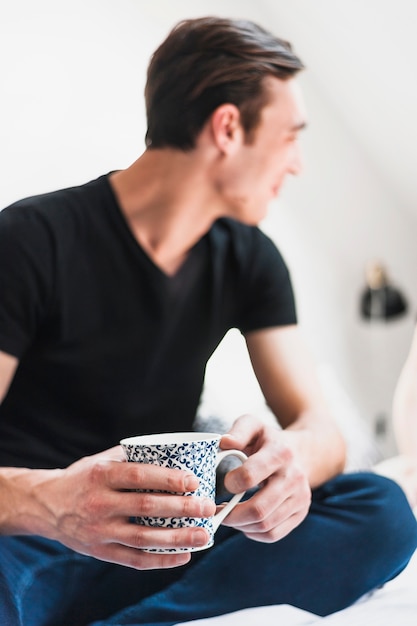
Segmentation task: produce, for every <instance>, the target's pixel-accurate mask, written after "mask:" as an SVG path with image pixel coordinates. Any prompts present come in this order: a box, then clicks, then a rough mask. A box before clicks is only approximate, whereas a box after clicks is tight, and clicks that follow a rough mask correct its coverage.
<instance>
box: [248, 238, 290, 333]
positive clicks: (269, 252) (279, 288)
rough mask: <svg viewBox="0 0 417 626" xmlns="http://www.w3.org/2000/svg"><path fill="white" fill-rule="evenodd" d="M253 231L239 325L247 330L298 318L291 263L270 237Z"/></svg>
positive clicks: (284, 323) (280, 324)
mask: <svg viewBox="0 0 417 626" xmlns="http://www.w3.org/2000/svg"><path fill="white" fill-rule="evenodd" d="M252 232H253V240H252V242H251V246H250V257H249V262H248V268H247V276H246V279H245V281H244V283H243V287H242V292H243V293H241V311H240V315H239V326H238V327H239V329H240V330H241V332H242V333H243V334H246V333H248V332H250V331H252V330H260V329H262V328H270V327H273V326H286V325H290V324H295V323H296V322H297V314H296V304H295V298H294V292H293V288H292V283H291V277H290V273H289V270H288V268H287V265H286V263H285V261H284V259H283V257H282V255H281V253H280V252H279V250H278V249H277V247H276V246H275V244H274V243H273V242H272V240H271V239H270V238H269V237H267V236H266V235H265V234H264V233H263V232H262V231H260V230H259V229H254V230H253V231H252ZM248 252H249V251H248Z"/></svg>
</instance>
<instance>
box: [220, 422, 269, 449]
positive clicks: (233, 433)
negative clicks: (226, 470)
mask: <svg viewBox="0 0 417 626" xmlns="http://www.w3.org/2000/svg"><path fill="white" fill-rule="evenodd" d="M259 428H260V422H259V420H257V419H255V418H254V417H253V416H252V415H242V416H241V417H239V418H238V419H237V420H236V421H235V422H234V423H233V426H232V428H231V429H230V430H229V432H228V433H226V434H225V435H223V437H222V438H221V441H220V448H221V449H222V450H230V449H232V448H237V449H238V450H245V449H246V450H247V449H248V448H249V447H250V445H251V443H252V442H253V439H254V438H256V436H257V435H258V433H259Z"/></svg>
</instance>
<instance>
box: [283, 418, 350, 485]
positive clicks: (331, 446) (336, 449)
mask: <svg viewBox="0 0 417 626" xmlns="http://www.w3.org/2000/svg"><path fill="white" fill-rule="evenodd" d="M283 433H284V434H285V436H286V438H287V442H288V445H289V446H290V447H291V449H292V450H293V451H294V453H295V455H296V457H297V459H298V460H299V462H300V463H301V464H302V465H303V467H304V469H305V471H306V472H307V475H308V477H309V481H310V485H311V487H312V488H315V487H318V486H319V485H321V484H322V483H324V482H325V481H326V480H329V479H330V478H332V477H333V476H336V475H337V474H339V473H340V472H342V471H343V469H344V467H345V463H346V443H345V440H344V438H343V436H342V434H341V432H340V430H339V429H338V427H337V425H336V424H335V423H334V422H333V421H331V420H330V419H327V418H326V419H317V417H316V416H315V417H313V416H312V415H311V414H309V413H307V412H306V413H304V414H302V415H300V417H299V418H298V419H297V420H296V421H295V422H293V423H292V424H291V425H289V426H288V427H287V428H285V429H284V430H283Z"/></svg>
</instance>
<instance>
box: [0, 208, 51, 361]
mask: <svg viewBox="0 0 417 626" xmlns="http://www.w3.org/2000/svg"><path fill="white" fill-rule="evenodd" d="M52 259H53V245H52V238H51V234H50V230H49V228H48V225H47V223H46V221H45V219H44V218H43V217H42V216H41V215H40V214H38V212H37V211H36V210H33V207H31V203H30V201H21V202H19V203H16V204H14V205H12V206H10V207H8V208H6V209H4V210H3V211H1V212H0V350H2V351H4V352H7V353H9V354H12V355H13V356H16V357H18V358H20V357H21V356H22V355H23V353H24V352H25V350H27V348H28V347H29V345H30V344H31V343H32V342H33V340H34V338H35V337H36V334H37V332H38V330H39V328H40V326H41V324H42V321H43V319H44V317H45V315H46V310H47V308H48V306H49V303H50V301H51V297H52V285H53V261H52Z"/></svg>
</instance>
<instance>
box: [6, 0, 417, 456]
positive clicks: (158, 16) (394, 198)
mask: <svg viewBox="0 0 417 626" xmlns="http://www.w3.org/2000/svg"><path fill="white" fill-rule="evenodd" d="M209 14H212V15H219V16H225V17H240V18H249V19H252V20H254V21H256V22H258V23H259V24H260V25H263V26H264V27H266V28H268V29H269V30H272V31H273V32H274V33H275V34H277V35H278V36H280V37H283V38H285V39H287V40H289V41H290V42H291V43H292V45H293V47H294V49H295V51H296V52H297V53H298V54H299V56H300V57H301V58H302V60H303V61H304V63H305V65H306V66H307V70H306V71H305V72H303V74H302V75H301V76H300V82H301V83H302V86H303V89H304V95H305V100H306V102H307V107H308V114H309V125H308V129H307V130H306V131H305V132H304V133H303V136H302V138H301V143H302V147H303V153H304V171H303V173H302V175H301V176H300V177H298V179H294V180H290V181H288V183H287V184H286V186H285V189H284V190H283V193H282V196H281V197H280V198H279V200H277V201H275V202H274V203H273V204H272V205H271V208H270V213H269V216H268V218H267V219H266V220H265V222H264V223H263V224H262V227H263V228H264V229H265V231H266V232H267V233H268V234H269V235H270V236H271V237H272V238H273V239H274V241H276V243H277V245H278V246H279V248H280V249H281V251H282V253H283V254H284V256H285V258H286V260H287V263H288V265H289V268H290V271H291V274H292V277H293V281H294V286H295V292H296V299H297V307H298V314H299V319H300V324H301V327H302V330H303V332H304V333H305V336H306V339H307V341H308V343H309V344H310V347H311V350H312V351H313V353H314V355H315V357H316V360H317V363H318V369H319V373H320V376H321V378H322V380H323V383H324V386H325V388H326V390H327V391H328V393H329V397H331V399H332V400H334V399H335V398H336V399H337V402H338V404H337V407H336V412H340V413H342V412H345V414H346V420H347V421H349V420H356V419H359V420H360V421H361V422H363V424H365V425H366V427H367V428H368V429H369V433H370V434H371V436H372V438H373V440H374V441H375V442H376V444H377V446H378V450H379V453H380V454H381V455H382V456H387V455H390V454H392V453H393V452H395V444H394V442H393V438H392V431H391V425H390V415H391V402H392V393H393V390H394V386H395V383H396V380H397V377H398V374H399V371H400V368H401V366H402V364H403V362H404V360H405V357H406V355H407V352H408V347H409V344H410V340H411V335H412V332H413V328H414V323H415V320H416V315H417V310H416V307H417V284H416V274H417V245H416V235H417V185H416V184H415V178H416V173H415V172H414V171H413V169H414V166H415V163H417V123H416V119H415V112H416V111H417V82H416V80H415V68H416V65H417V63H416V62H417V40H416V37H415V24H416V23H417V5H416V3H415V2H413V0H397V1H396V2H392V1H388V0H366V1H365V2H364V1H363V0H350V1H349V2H334V1H333V0H315V1H314V2H311V0H291V2H289V1H288V0H257V1H256V2H253V1H252V0H222V1H217V0H210V2H208V1H207V2H206V1H204V0H175V1H174V2H173V1H172V0H152V1H151V2H150V1H149V0H144V1H142V0H71V1H69V0H38V1H37V2H32V1H31V0H0V180H1V184H0V206H1V207H2V208H3V207H5V206H7V205H8V204H10V203H12V202H13V201H15V200H17V199H19V198H22V197H25V196H29V195H33V194H37V193H42V192H45V191H50V190H52V189H56V188H59V187H64V186H70V185H76V184H81V183H84V182H86V181H88V180H90V179H92V178H95V177H97V176H99V175H101V174H103V173H105V172H108V171H110V170H114V169H119V168H123V167H126V166H128V165H129V164H130V163H131V162H132V161H133V160H135V159H136V158H137V156H138V155H139V154H140V153H141V152H142V150H143V149H144V135H145V128H146V125H145V113H144V103H143V89H144V82H145V73H146V67H147V63H148V60H149V57H150V55H151V54H152V52H153V50H154V49H155V48H156V47H157V45H158V44H159V43H160V41H161V40H162V39H163V38H164V37H165V36H166V34H167V33H168V31H169V30H170V29H171V27H172V26H173V25H174V24H175V23H176V22H178V21H179V20H180V19H183V18H187V17H197V16H203V15H209ZM373 264H379V265H380V266H381V265H382V267H383V268H384V270H385V279H387V280H388V283H389V287H390V289H391V290H394V292H396V293H397V294H398V293H399V294H400V300H401V302H402V306H400V307H399V309H398V310H394V311H393V312H392V311H391V313H393V314H392V316H389V317H387V316H386V315H385V313H384V311H383V310H382V312H381V306H382V307H383V306H384V302H385V300H384V299H382V301H381V302H382V304H381V302H380V301H379V300H378V298H379V295H378V294H379V293H380V287H381V285H380V284H378V285H376V286H375V285H370V284H369V268H370V266H372V265H373ZM384 286H386V281H385V283H384V284H383V285H382V287H384ZM374 296H375V297H376V298H377V300H375V298H374ZM367 298H368V300H367ZM207 389H208V394H207V395H208V397H209V400H208V405H209V407H210V408H208V409H207V411H208V412H210V411H212V412H213V413H216V412H217V413H218V414H219V415H225V416H226V417H232V416H236V415H238V414H239V413H240V412H242V411H247V410H254V411H256V410H258V409H259V410H261V409H260V408H259V407H260V404H259V403H260V402H261V401H260V398H259V390H258V388H257V385H256V382H255V381H254V380H253V377H252V373H251V370H250V365H249V363H248V361H247V359H246V357H245V354H244V351H243V345H242V338H241V337H240V335H239V334H238V333H237V332H235V331H231V332H230V333H229V335H228V336H227V337H226V339H225V341H224V343H223V344H222V346H221V347H220V349H219V350H218V352H217V353H216V354H215V355H214V357H213V358H212V360H211V362H210V364H209V367H208V372H207ZM340 399H342V400H340ZM347 407H348V409H347ZM344 419H345V418H344ZM353 436H356V435H355V434H354V435H353Z"/></svg>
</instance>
